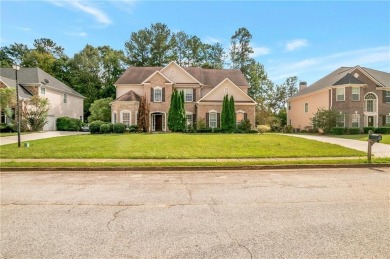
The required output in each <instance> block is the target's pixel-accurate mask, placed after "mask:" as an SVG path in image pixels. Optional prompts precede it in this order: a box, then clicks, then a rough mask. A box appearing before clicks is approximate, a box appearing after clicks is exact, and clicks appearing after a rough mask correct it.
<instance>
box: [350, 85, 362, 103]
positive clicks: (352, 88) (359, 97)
mask: <svg viewBox="0 0 390 259" xmlns="http://www.w3.org/2000/svg"><path fill="white" fill-rule="evenodd" d="M354 88H355V89H356V88H357V89H358V90H359V93H358V94H359V99H357V100H354V99H353V95H354V93H353V89H354ZM351 101H353V102H357V101H360V87H358V86H352V87H351Z"/></svg>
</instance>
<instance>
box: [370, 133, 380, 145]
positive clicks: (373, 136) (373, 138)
mask: <svg viewBox="0 0 390 259" xmlns="http://www.w3.org/2000/svg"><path fill="white" fill-rule="evenodd" d="M368 139H369V140H371V141H373V142H378V143H379V141H381V140H382V135H380V134H370V135H368Z"/></svg>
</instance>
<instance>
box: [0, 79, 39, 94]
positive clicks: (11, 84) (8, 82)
mask: <svg viewBox="0 0 390 259" xmlns="http://www.w3.org/2000/svg"><path fill="white" fill-rule="evenodd" d="M0 81H1V82H3V83H4V84H6V85H7V86H9V87H15V86H16V81H15V80H12V79H9V78H6V77H3V76H0ZM18 94H19V97H20V98H23V99H30V98H31V97H32V96H33V95H32V93H31V92H30V91H28V90H27V89H26V88H24V87H23V86H21V85H20V84H19V88H18Z"/></svg>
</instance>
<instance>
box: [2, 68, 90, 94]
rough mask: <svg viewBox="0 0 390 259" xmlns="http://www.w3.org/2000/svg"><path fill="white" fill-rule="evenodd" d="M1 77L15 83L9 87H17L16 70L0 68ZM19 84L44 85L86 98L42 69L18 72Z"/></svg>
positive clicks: (28, 69) (23, 69) (27, 69)
mask: <svg viewBox="0 0 390 259" xmlns="http://www.w3.org/2000/svg"><path fill="white" fill-rule="evenodd" d="M0 76H1V77H2V78H6V79H5V80H7V79H8V82H11V81H10V80H12V81H13V84H12V85H8V84H7V83H6V82H4V83H6V84H7V85H8V86H13V87H15V84H16V83H15V70H14V69H12V68H3V67H2V68H0ZM18 83H19V84H21V85H22V86H23V85H29V84H42V85H47V86H49V87H52V88H54V89H57V90H60V91H62V92H66V93H69V94H73V95H75V96H79V97H82V98H84V96H82V95H81V94H80V93H78V92H77V91H75V90H74V89H72V88H70V87H69V86H67V85H66V84H64V83H63V82H61V81H59V80H58V79H56V78H55V77H53V76H51V75H50V74H48V73H46V72H45V71H43V70H42V69H40V68H37V67H31V68H29V67H22V68H20V70H19V71H18Z"/></svg>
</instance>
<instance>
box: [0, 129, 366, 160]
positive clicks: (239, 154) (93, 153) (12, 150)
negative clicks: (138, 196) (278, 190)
mask: <svg viewBox="0 0 390 259" xmlns="http://www.w3.org/2000/svg"><path fill="white" fill-rule="evenodd" d="M347 156H365V153H364V152H360V151H356V150H352V149H348V148H344V147H340V146H337V145H333V144H326V143H322V142H317V141H312V140H306V139H301V138H295V137H288V136H281V135H275V134H264V135H259V134H247V135H245V134H120V135H118V134H110V135H78V136H67V137H59V138H51V139H42V140H37V141H31V142H30V148H17V147H16V145H6V146H2V147H1V151H0V157H1V158H10V159H13V158H267V157H347Z"/></svg>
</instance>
